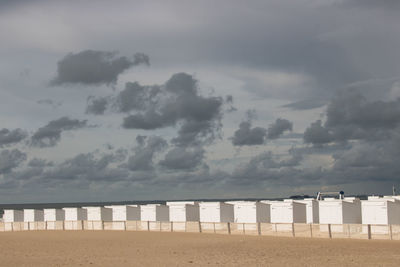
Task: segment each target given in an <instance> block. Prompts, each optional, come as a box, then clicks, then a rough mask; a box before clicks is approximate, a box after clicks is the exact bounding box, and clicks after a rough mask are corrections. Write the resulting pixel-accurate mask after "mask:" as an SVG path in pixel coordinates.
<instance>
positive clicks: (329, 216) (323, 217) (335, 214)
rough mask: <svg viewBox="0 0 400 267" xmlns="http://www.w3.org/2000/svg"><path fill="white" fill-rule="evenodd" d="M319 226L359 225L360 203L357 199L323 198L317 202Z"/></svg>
mask: <svg viewBox="0 0 400 267" xmlns="http://www.w3.org/2000/svg"><path fill="white" fill-rule="evenodd" d="M319 223H320V224H361V202H360V200H359V199H358V198H354V197H346V198H344V199H336V198H325V199H324V200H321V201H319Z"/></svg>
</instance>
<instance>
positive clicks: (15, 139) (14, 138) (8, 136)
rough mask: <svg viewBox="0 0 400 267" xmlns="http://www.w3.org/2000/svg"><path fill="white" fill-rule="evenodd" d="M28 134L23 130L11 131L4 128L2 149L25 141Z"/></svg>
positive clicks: (0, 141)
mask: <svg viewBox="0 0 400 267" xmlns="http://www.w3.org/2000/svg"><path fill="white" fill-rule="evenodd" d="M27 136H28V134H27V133H26V132H25V131H23V130H22V129H19V128H18V129H14V130H9V129H6V128H3V129H1V130H0V147H2V146H5V145H11V144H16V143H19V142H20V141H22V140H24V139H25V138H26V137H27Z"/></svg>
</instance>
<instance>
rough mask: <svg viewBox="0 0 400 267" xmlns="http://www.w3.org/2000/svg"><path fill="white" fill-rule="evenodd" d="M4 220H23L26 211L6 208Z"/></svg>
mask: <svg viewBox="0 0 400 267" xmlns="http://www.w3.org/2000/svg"><path fill="white" fill-rule="evenodd" d="M3 221H4V222H7V223H8V222H23V221H24V212H23V211H22V210H4V214H3Z"/></svg>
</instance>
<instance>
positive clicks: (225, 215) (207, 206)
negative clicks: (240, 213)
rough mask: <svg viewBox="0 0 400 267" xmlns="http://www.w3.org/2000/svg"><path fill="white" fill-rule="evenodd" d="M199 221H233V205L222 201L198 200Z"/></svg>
mask: <svg viewBox="0 0 400 267" xmlns="http://www.w3.org/2000/svg"><path fill="white" fill-rule="evenodd" d="M199 206H200V221H201V222H234V220H235V217H234V207H233V205H232V204H228V203H224V202H200V203H199Z"/></svg>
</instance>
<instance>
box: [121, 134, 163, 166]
mask: <svg viewBox="0 0 400 267" xmlns="http://www.w3.org/2000/svg"><path fill="white" fill-rule="evenodd" d="M136 140H137V142H138V146H137V147H136V148H135V150H134V151H135V154H134V155H132V156H130V157H129V158H128V162H127V164H126V166H127V167H128V169H129V170H131V171H150V170H153V169H154V166H153V158H154V156H155V155H156V153H158V152H160V151H162V150H164V149H165V148H167V146H168V143H167V142H166V141H165V140H164V139H163V138H161V137H158V136H151V137H145V136H138V137H137V138H136Z"/></svg>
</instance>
